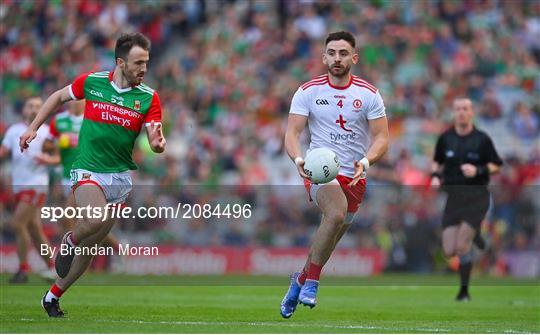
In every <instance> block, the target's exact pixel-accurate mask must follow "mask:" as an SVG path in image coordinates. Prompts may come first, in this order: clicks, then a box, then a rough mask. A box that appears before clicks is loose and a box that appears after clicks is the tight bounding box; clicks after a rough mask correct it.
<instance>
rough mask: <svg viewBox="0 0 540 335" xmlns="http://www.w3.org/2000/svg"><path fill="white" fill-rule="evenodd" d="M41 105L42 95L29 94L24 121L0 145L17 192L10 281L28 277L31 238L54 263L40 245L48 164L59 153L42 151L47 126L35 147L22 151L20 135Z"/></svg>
mask: <svg viewBox="0 0 540 335" xmlns="http://www.w3.org/2000/svg"><path fill="white" fill-rule="evenodd" d="M41 105H42V101H41V99H40V98H37V97H34V98H29V99H28V100H27V101H26V103H25V104H24V107H23V117H24V119H25V120H24V122H20V123H16V124H14V125H12V126H11V127H9V128H8V130H7V131H6V134H5V136H4V138H3V140H2V145H1V146H0V158H4V157H7V156H10V157H11V185H12V190H13V194H14V196H15V203H16V204H17V205H16V208H15V211H14V214H13V218H12V222H13V225H12V226H13V228H14V230H15V236H16V238H17V256H18V258H19V270H18V271H17V273H15V275H14V276H13V277H12V278H11V279H10V282H11V283H24V282H26V281H28V275H27V273H28V272H29V271H30V265H29V264H28V260H27V252H28V245H29V244H30V239H31V240H32V242H33V243H34V247H35V248H36V249H37V250H38V252H39V253H40V255H41V256H42V258H43V260H44V261H45V262H46V263H47V264H48V266H49V269H50V268H51V267H52V265H53V264H52V262H51V258H50V257H49V255H47V254H42V253H41V251H40V250H41V245H42V244H48V241H47V238H46V237H45V234H44V232H43V227H42V226H41V219H40V208H41V206H43V204H44V203H45V198H46V193H47V187H48V185H49V173H48V170H47V165H48V164H57V163H58V162H59V160H60V158H59V157H58V156H54V155H49V154H47V153H45V152H43V145H44V142H45V140H46V139H47V137H48V133H49V130H48V127H45V128H44V129H40V131H39V132H38V133H37V136H36V138H35V141H36V142H37V143H38V145H36V146H35V147H34V148H32V150H28V151H25V152H21V150H20V147H19V137H20V136H21V135H22V134H23V133H24V132H25V131H26V128H27V127H28V124H29V123H30V122H31V121H32V120H33V119H34V117H35V116H36V114H37V112H38V110H39V108H40V107H41ZM40 274H41V275H42V277H44V278H46V279H51V280H52V279H54V272H53V270H52V269H50V270H47V271H43V272H41V273H40Z"/></svg>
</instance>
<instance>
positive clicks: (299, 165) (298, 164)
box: [294, 158, 310, 180]
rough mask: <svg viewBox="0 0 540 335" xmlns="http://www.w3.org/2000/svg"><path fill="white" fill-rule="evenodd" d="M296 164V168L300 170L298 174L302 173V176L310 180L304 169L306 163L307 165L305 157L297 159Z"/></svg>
mask: <svg viewBox="0 0 540 335" xmlns="http://www.w3.org/2000/svg"><path fill="white" fill-rule="evenodd" d="M294 164H295V165H296V169H297V170H298V174H299V175H300V177H302V178H304V179H307V180H310V179H309V176H308V175H307V174H306V172H305V171H304V165H306V162H305V161H304V159H303V158H300V159H296V160H295V162H294Z"/></svg>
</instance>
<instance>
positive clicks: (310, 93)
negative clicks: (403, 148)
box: [290, 75, 386, 177]
mask: <svg viewBox="0 0 540 335" xmlns="http://www.w3.org/2000/svg"><path fill="white" fill-rule="evenodd" d="M290 113H291V114H299V115H304V116H307V117H308V127H309V132H310V134H311V143H310V145H309V149H308V152H309V151H311V150H313V149H316V148H321V147H325V148H328V149H331V150H333V151H334V152H335V153H336V155H337V156H338V158H339V160H340V163H341V170H340V172H339V173H340V174H342V175H344V176H347V177H352V176H353V175H354V160H360V159H362V158H363V157H365V156H366V153H367V150H368V148H369V144H370V132H369V120H374V119H378V118H381V117H384V116H386V110H385V107H384V103H383V100H382V97H381V95H380V93H379V91H378V90H377V88H375V87H374V86H373V85H371V84H370V83H368V82H366V81H365V80H362V79H360V78H359V77H357V76H351V79H350V81H349V83H348V84H347V85H346V86H343V87H337V86H334V85H332V84H331V83H330V81H329V78H328V75H322V76H319V77H316V78H314V79H313V80H311V81H309V82H307V83H305V84H303V85H302V86H301V87H300V88H298V90H297V91H296V93H295V94H294V96H293V99H292V103H291V109H290Z"/></svg>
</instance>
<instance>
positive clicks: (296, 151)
mask: <svg viewBox="0 0 540 335" xmlns="http://www.w3.org/2000/svg"><path fill="white" fill-rule="evenodd" d="M306 124H307V117H306V116H303V115H298V114H289V120H288V122H287V132H286V133H285V150H286V151H287V154H288V155H289V157H290V158H291V159H292V160H293V161H294V160H295V159H296V158H297V157H302V149H301V148H300V134H302V131H303V130H304V128H305V127H306ZM294 163H295V164H296V168H297V169H298V173H299V174H300V176H301V177H302V178H306V179H309V177H308V175H307V174H306V173H305V172H304V161H303V160H298V161H295V162H294Z"/></svg>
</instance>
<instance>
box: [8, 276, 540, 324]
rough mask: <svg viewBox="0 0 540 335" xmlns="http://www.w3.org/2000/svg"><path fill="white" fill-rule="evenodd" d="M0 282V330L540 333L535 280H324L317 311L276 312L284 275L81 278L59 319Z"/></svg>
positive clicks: (40, 287)
mask: <svg viewBox="0 0 540 335" xmlns="http://www.w3.org/2000/svg"><path fill="white" fill-rule="evenodd" d="M7 278H8V277H7V275H2V276H0V279H1V286H0V288H1V291H0V301H1V305H0V307H1V308H0V310H1V313H0V315H1V316H0V331H1V332H2V333H6V332H7V333H67V332H69V333H216V332H220V333H301V332H304V333H306V332H307V333H436V332H437V333H540V286H539V284H538V281H517V280H509V279H479V278H475V279H473V286H472V288H471V295H472V301H471V302H468V303H457V302H455V301H454V300H453V299H454V296H455V294H456V291H457V287H456V285H455V282H457V276H455V275H452V276H442V275H441V276H412V275H384V276H379V277H372V278H367V279H359V278H349V279H332V278H323V280H322V286H321V288H320V291H319V303H318V305H317V307H316V308H314V309H309V308H307V307H303V306H299V307H298V309H297V311H296V313H295V314H294V315H293V317H292V318H291V319H288V320H285V319H282V318H281V316H280V315H279V303H280V301H281V298H282V297H283V294H284V292H285V291H286V288H287V279H286V278H275V277H273V278H272V277H242V276H227V277H174V276H159V277H130V276H121V275H109V274H89V275H87V276H85V277H83V278H82V279H83V280H82V281H81V283H79V284H78V285H76V286H74V287H73V288H72V289H70V290H69V291H68V292H67V293H66V294H65V295H64V297H62V301H61V306H62V308H63V309H64V310H65V311H67V313H68V314H67V317H66V318H64V319H49V318H48V317H47V316H46V314H45V312H44V311H43V310H42V308H41V306H40V299H41V296H42V295H43V293H44V292H45V291H46V290H47V288H48V285H47V284H44V283H43V282H41V281H40V280H39V279H38V278H35V277H32V280H31V282H30V283H29V284H26V285H17V286H16V285H9V284H7Z"/></svg>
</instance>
